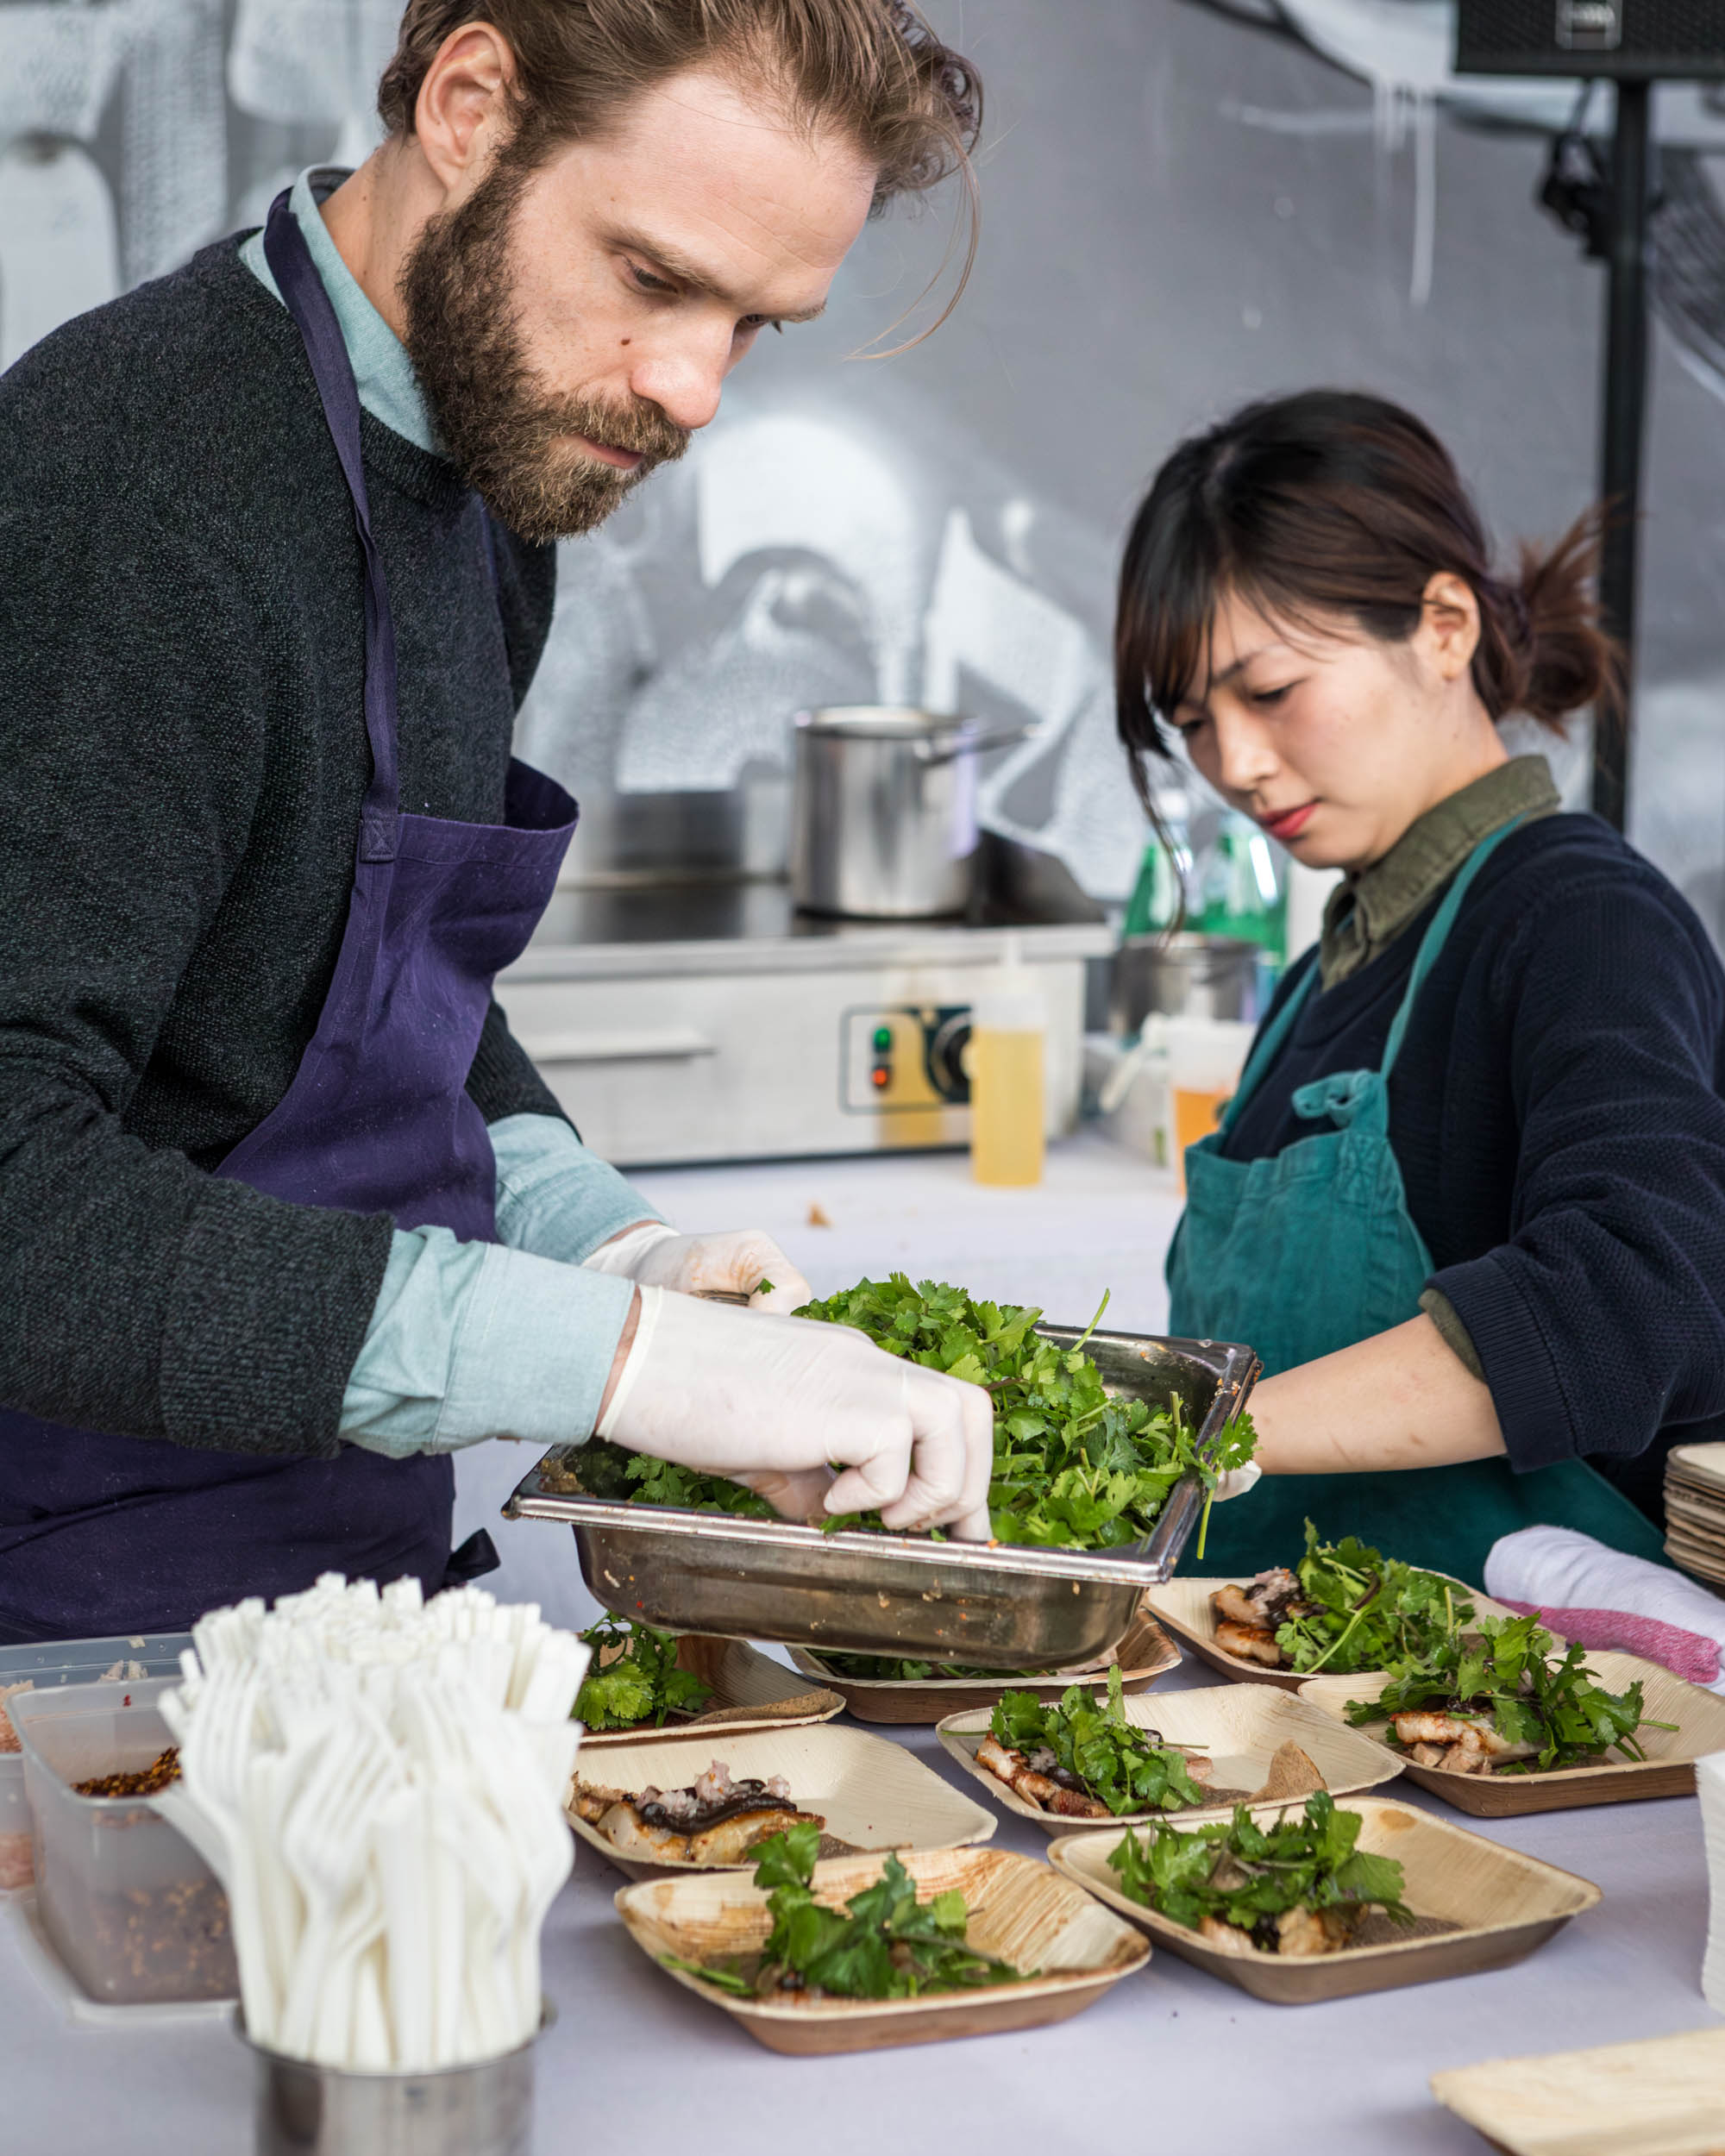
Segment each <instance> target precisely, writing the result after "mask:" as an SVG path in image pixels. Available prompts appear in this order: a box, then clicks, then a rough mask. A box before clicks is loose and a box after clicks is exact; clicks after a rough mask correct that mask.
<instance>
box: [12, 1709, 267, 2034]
mask: <svg viewBox="0 0 1725 2156" xmlns="http://www.w3.org/2000/svg"><path fill="white" fill-rule="evenodd" d="M171 1683H173V1678H172V1677H150V1678H144V1679H141V1680H135V1681H134V1680H122V1681H120V1682H117V1683H107V1684H81V1685H66V1686H63V1687H60V1688H57V1689H51V1690H50V1689H45V1690H42V1691H40V1692H21V1693H18V1694H16V1695H15V1696H14V1698H13V1700H12V1702H11V1703H10V1705H11V1714H12V1721H13V1726H14V1727H15V1728H16V1730H17V1733H18V1739H19V1742H20V1743H21V1745H22V1746H23V1758H24V1786H25V1789H27V1791H28V1796H29V1804H30V1816H31V1822H32V1828H33V1833H34V1856H35V1870H36V1902H37V1908H38V1910H39V1912H40V1915H41V1920H42V1926H43V1928H44V1930H45V1931H46V1932H47V1935H48V1937H49V1939H50V1940H52V1941H53V1946H54V1948H55V1950H56V1951H57V1952H58V1953H59V1954H60V1957H61V1959H63V1960H64V1961H65V1963H66V1966H67V1968H68V1969H70V1970H71V1971H72V1974H73V1975H74V1976H75V1977H77V1978H78V1982H79V1983H80V1984H82V1985H83V1986H84V1988H85V1990H86V1991H87V1992H88V1993H89V1994H90V1996H91V1997H92V1998H93V1999H98V2000H101V2001H103V2002H105V2003H108V2004H112V2005H127V2004H135V2003H138V2002H142V2001H153V2000H163V1999H220V1998H232V1997H235V1996H237V1994H238V1991H239V1977H238V1972H237V1971H236V1969H235V1963H234V1943H233V1939H232V1935H231V1933H230V1931H229V1922H228V1897H227V1896H226V1894H225V1893H224V1892H223V1890H222V1886H221V1883H220V1882H219V1881H218V1880H217V1879H216V1877H215V1875H214V1873H213V1872H211V1871H210V1868H209V1866H208V1865H206V1864H205V1863H204V1859H203V1858H201V1857H200V1856H198V1853H197V1852H196V1851H195V1850H194V1849H193V1848H192V1847H191V1844H190V1843H189V1842H188V1841H186V1840H185V1837H184V1836H183V1835H181V1834H180V1833H179V1832H178V1831H177V1830H176V1829H175V1828H173V1827H170V1826H169V1825H168V1823H167V1821H166V1820H164V1819H160V1818H158V1817H157V1815H156V1814H155V1813H154V1811H153V1810H152V1809H151V1808H150V1806H149V1804H148V1802H147V1801H145V1800H144V1799H142V1798H139V1797H132V1796H78V1793H77V1791H76V1790H75V1789H73V1788H72V1783H75V1782H82V1781H87V1780H88V1779H90V1777H92V1776H94V1775H98V1774H122V1773H128V1772H130V1771H134V1770H135V1769H137V1768H140V1767H147V1766H148V1764H150V1762H151V1761H152V1760H153V1759H154V1758H155V1757H156V1755H157V1753H158V1752H160V1751H161V1750H162V1748H163V1746H164V1745H168V1744H171V1743H172V1742H173V1738H172V1736H171V1735H170V1733H169V1731H168V1727H167V1725H166V1722H165V1721H164V1720H162V1718H161V1714H160V1711H159V1709H158V1707H157V1705H156V1702H157V1701H158V1700H159V1699H160V1696H161V1695H162V1693H163V1692H164V1691H166V1689H167V1688H168V1686H169V1685H170V1684H171Z"/></svg>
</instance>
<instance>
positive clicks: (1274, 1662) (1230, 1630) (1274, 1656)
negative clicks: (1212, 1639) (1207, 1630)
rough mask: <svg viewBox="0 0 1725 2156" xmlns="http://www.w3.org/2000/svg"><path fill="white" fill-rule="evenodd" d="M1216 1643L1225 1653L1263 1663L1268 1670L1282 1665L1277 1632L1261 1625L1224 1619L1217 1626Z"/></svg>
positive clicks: (1277, 1668)
mask: <svg viewBox="0 0 1725 2156" xmlns="http://www.w3.org/2000/svg"><path fill="white" fill-rule="evenodd" d="M1216 1645H1218V1646H1219V1647H1220V1649H1221V1651H1222V1652H1223V1653H1224V1654H1234V1655H1238V1656H1239V1658H1240V1659H1241V1660H1242V1661H1243V1662H1258V1663H1262V1664H1263V1665H1264V1668H1265V1669H1266V1670H1279V1669H1280V1668H1281V1667H1282V1650H1281V1648H1280V1647H1278V1646H1277V1644H1276V1634H1275V1633H1273V1632H1269V1631H1266V1630H1265V1629H1264V1627H1263V1626H1260V1625H1239V1624H1234V1623H1233V1622H1232V1621H1230V1620H1227V1619H1224V1620H1222V1622H1221V1623H1220V1624H1219V1625H1218V1626H1216Z"/></svg>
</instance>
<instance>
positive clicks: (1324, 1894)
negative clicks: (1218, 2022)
mask: <svg viewBox="0 0 1725 2156" xmlns="http://www.w3.org/2000/svg"><path fill="white" fill-rule="evenodd" d="M1362 1824H1363V1821H1362V1820H1361V1816H1360V1814H1358V1812H1342V1811H1338V1810H1337V1809H1336V1801H1335V1799H1334V1798H1333V1796H1329V1795H1328V1794H1327V1792H1325V1791H1323V1790H1320V1791H1319V1792H1318V1793H1317V1794H1316V1795H1314V1796H1308V1798H1307V1800H1306V1804H1305V1808H1304V1810H1303V1812H1302V1813H1299V1814H1293V1815H1290V1814H1289V1813H1287V1812H1280V1813H1278V1814H1277V1815H1276V1817H1275V1818H1274V1819H1254V1818H1253V1817H1252V1815H1251V1813H1250V1812H1249V1811H1248V1810H1247V1809H1246V1808H1245V1805H1243V1804H1242V1805H1238V1806H1236V1808H1235V1810H1234V1814H1233V1818H1232V1819H1228V1820H1223V1821H1219V1822H1218V1823H1217V1824H1216V1825H1214V1826H1213V1827H1193V1828H1191V1829H1190V1830H1189V1831H1183V1830H1182V1829H1181V1828H1179V1827H1170V1826H1167V1825H1165V1824H1164V1823H1161V1822H1158V1823H1157V1825H1156V1826H1155V1827H1152V1828H1151V1833H1150V1835H1149V1836H1148V1838H1145V1839H1140V1837H1139V1836H1138V1835H1137V1834H1132V1833H1128V1834H1127V1835H1126V1837H1125V1838H1124V1839H1122V1840H1121V1841H1120V1842H1119V1843H1118V1844H1117V1845H1116V1846H1115V1847H1114V1848H1113V1850H1111V1851H1110V1852H1109V1855H1108V1863H1109V1865H1110V1867H1111V1868H1112V1869H1113V1871H1116V1872H1118V1873H1119V1875H1120V1891H1121V1893H1122V1894H1124V1895H1125V1896H1126V1897H1127V1899H1128V1900H1130V1901H1133V1902H1143V1903H1144V1905H1145V1908H1152V1909H1156V1910H1157V1911H1159V1912H1160V1914H1161V1915H1164V1916H1166V1917H1169V1918H1170V1919H1171V1920H1172V1921H1173V1922H1175V1923H1176V1924H1183V1925H1184V1926H1185V1927H1186V1928H1187V1929H1188V1930H1189V1931H1194V1932H1196V1933H1197V1934H1198V1936H1199V1938H1200V1939H1201V1940H1204V1941H1205V1942H1206V1943H1207V1944H1208V1945H1209V1946H1214V1947H1215V1948H1217V1949H1218V1950H1219V1951H1220V1952H1222V1953H1225V1954H1283V1955H1286V1956H1288V1957H1289V1959H1300V1958H1302V1957H1303V1956H1310V1955H1314V1954H1338V1953H1340V1952H1342V1951H1343V1949H1344V1948H1346V1947H1348V1946H1353V1945H1355V1944H1356V1943H1357V1942H1358V1941H1360V1940H1363V1939H1364V1937H1365V1936H1366V1935H1367V1934H1366V1926H1367V1921H1368V1919H1369V1918H1371V1916H1372V1915H1374V1914H1379V1915H1381V1919H1382V1921H1384V1922H1387V1923H1388V1924H1389V1925H1390V1926H1391V1927H1394V1928H1396V1929H1400V1930H1404V1931H1406V1930H1410V1929H1411V1928H1412V1927H1413V1924H1414V1916H1413V1912H1412V1911H1411V1910H1410V1909H1409V1908H1408V1907H1407V1906H1406V1904H1405V1903H1404V1902H1403V1901H1402V1884H1403V1881H1402V1867H1401V1865H1399V1864H1397V1863H1396V1859H1395V1858H1393V1857H1379V1856H1374V1855H1373V1854H1372V1852H1371V1851H1370V1850H1368V1849H1360V1848H1358V1847H1357V1846H1355V1845H1356V1844H1357V1843H1358V1839H1359V1830H1360V1827H1361V1825H1362ZM1445 1928H1446V1929H1447V1928H1449V1927H1447V1926H1446V1927H1445Z"/></svg>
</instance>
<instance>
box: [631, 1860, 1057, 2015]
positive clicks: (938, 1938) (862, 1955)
mask: <svg viewBox="0 0 1725 2156" xmlns="http://www.w3.org/2000/svg"><path fill="white" fill-rule="evenodd" d="M819 1854H820V1833H819V1821H814V1820H809V1821H803V1822H802V1823H800V1825H797V1826H794V1827H791V1828H790V1830H789V1831H788V1832H787V1833H777V1834H775V1835H774V1836H773V1837H772V1838H771V1839H769V1840H767V1841H764V1842H762V1844H761V1845H760V1846H759V1847H758V1848H757V1849H756V1852H755V1858H756V1862H755V1873H754V1879H755V1884H756V1886H757V1887H761V1888H762V1889H764V1890H765V1891H766V1895H767V1914H768V1915H769V1916H770V1917H771V1918H772V1920H773V1927H772V1929H771V1930H770V1931H769V1932H768V1934H767V1936H766V1938H765V1939H764V1940H762V1943H761V1947H760V1951H759V1952H757V1953H752V1954H747V1955H729V1956H724V1957H722V1958H719V1959H712V1960H706V1961H682V1960H679V1959H676V1958H675V1957H667V1958H666V1961H665V1965H666V1966H667V1967H668V1968H674V1969H679V1970H681V1971H682V1972H683V1973H684V1974H685V1975H687V1976H691V1977H699V1979H700V1981H701V1982H702V1983H703V1984H714V1985H717V1987H718V1990H721V1991H724V1992H726V1993H728V1994H729V1995H730V1996H731V1997H732V1998H743V1999H763V1998H784V1997H790V1996H798V1997H807V1998H810V1999H824V1998H833V1999H916V1998H921V1997H924V1996H929V1995H931V1994H932V1993H935V1992H938V1991H974V1990H976V1989H977V1988H978V1987H979V1986H981V1985H983V1984H1022V1983H1023V1982H1024V1980H1025V1977H1026V1976H1027V1975H1032V1974H1034V1971H1026V1970H1023V1969H1014V1968H1013V1965H1012V1964H1011V1963H1010V1962H1007V1961H1003V1960H1002V1959H1000V1956H999V1955H998V1954H988V1953H983V1952H982V1951H981V1950H980V1949H979V1948H977V1947H975V1946H972V1945H971V1944H970V1942H969V1938H968V1937H967V1934H968V1932H969V1924H970V1911H969V1908H968V1907H967V1906H966V1904H965V1900H964V1894H963V1889H962V1888H959V1887H949V1888H947V1890H945V1892H944V1893H943V1894H937V1895H935V1896H932V1897H931V1899H930V1900H928V1901H926V1902H920V1901H919V1900H918V1899H917V1890H916V1884H915V1882H914V1881H913V1879H912V1877H911V1875H910V1873H909V1872H908V1871H906V1870H905V1868H904V1866H903V1865H901V1864H900V1861H899V1859H898V1858H897V1857H895V1856H894V1855H892V1854H891V1853H890V1852H889V1853H888V1857H887V1860H886V1862H885V1863H884V1864H883V1865H881V1874H880V1877H878V1878H877V1879H875V1881H874V1882H873V1883H871V1884H869V1885H868V1886H866V1887H863V1888H862V1890H860V1891H859V1892H858V1893H856V1894H853V1895H852V1896H850V1899H849V1900H848V1901H847V1902H845V1903H844V1907H843V1908H842V1909H835V1908H831V1907H829V1906H827V1905H825V1904H824V1903H822V1902H819V1901H817V1900H816V1899H815V1894H814V1868H815V1863H816V1860H817V1858H819Z"/></svg>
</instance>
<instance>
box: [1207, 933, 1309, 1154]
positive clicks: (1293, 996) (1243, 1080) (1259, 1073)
mask: <svg viewBox="0 0 1725 2156" xmlns="http://www.w3.org/2000/svg"><path fill="white" fill-rule="evenodd" d="M1317 978H1318V954H1317V952H1316V951H1315V950H1314V952H1313V953H1312V962H1311V964H1310V965H1309V966H1308V967H1307V968H1306V977H1305V979H1304V980H1303V981H1301V983H1300V985H1299V987H1297V988H1295V989H1294V990H1293V991H1292V993H1290V994H1289V998H1288V1000H1287V1001H1286V1002H1285V1003H1284V1004H1283V1006H1282V1008H1281V1009H1280V1010H1279V1011H1278V1012H1277V1013H1276V1016H1275V1018H1273V1019H1272V1020H1271V1021H1270V1025H1267V1026H1266V1027H1265V1028H1264V1031H1263V1032H1262V1033H1260V1034H1259V1035H1258V1039H1257V1040H1256V1042H1254V1044H1253V1045H1252V1051H1251V1056H1249V1057H1248V1058H1247V1061H1246V1066H1245V1069H1244V1070H1243V1071H1242V1072H1241V1073H1240V1081H1239V1085H1237V1086H1236V1087H1234V1097H1233V1100H1230V1101H1229V1103H1228V1105H1227V1106H1226V1108H1225V1109H1224V1110H1223V1112H1222V1125H1221V1127H1222V1129H1223V1131H1224V1132H1226V1131H1231V1130H1233V1126H1234V1119H1235V1118H1236V1117H1237V1116H1238V1115H1239V1112H1240V1110H1241V1109H1242V1108H1243V1107H1244V1106H1245V1104H1246V1101H1247V1100H1248V1099H1249V1097H1250V1096H1251V1094H1252V1092H1253V1090H1254V1089H1255V1088H1256V1087H1257V1085H1258V1081H1259V1079H1261V1078H1262V1077H1263V1075H1264V1072H1265V1071H1266V1070H1268V1069H1269V1068H1270V1065H1271V1063H1273V1062H1275V1061H1276V1058H1277V1056H1278V1055H1279V1054H1280V1052H1281V1049H1282V1044H1283V1041H1285V1040H1286V1039H1287V1037H1288V1036H1289V1034H1290V1033H1291V1032H1292V1031H1293V1030H1294V1021H1295V1018H1298V1017H1299V1015H1300V1012H1301V1011H1302V1008H1303V1006H1304V1005H1305V1003H1306V1001H1307V1000H1308V997H1309V996H1310V994H1311V993H1312V984H1313V983H1314V981H1316V980H1317Z"/></svg>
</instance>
